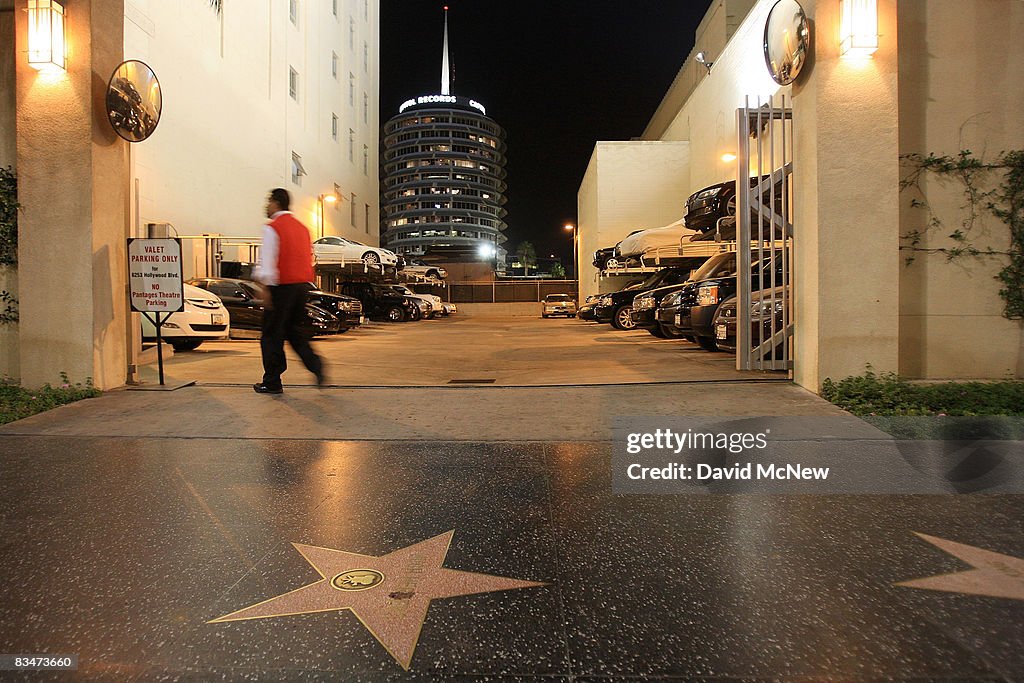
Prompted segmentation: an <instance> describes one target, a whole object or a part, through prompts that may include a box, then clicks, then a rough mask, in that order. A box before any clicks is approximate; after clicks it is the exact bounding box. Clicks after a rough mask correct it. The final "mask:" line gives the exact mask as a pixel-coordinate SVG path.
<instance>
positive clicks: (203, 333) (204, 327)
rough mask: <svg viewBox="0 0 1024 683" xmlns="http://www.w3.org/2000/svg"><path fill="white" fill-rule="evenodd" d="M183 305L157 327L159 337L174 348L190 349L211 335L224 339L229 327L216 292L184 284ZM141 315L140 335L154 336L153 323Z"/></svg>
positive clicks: (196, 346)
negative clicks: (212, 292)
mask: <svg viewBox="0 0 1024 683" xmlns="http://www.w3.org/2000/svg"><path fill="white" fill-rule="evenodd" d="M183 289H184V290H185V291H184V294H185V304H184V309H183V310H181V311H178V312H177V313H172V314H171V317H169V318H168V319H167V322H165V323H164V324H163V325H161V329H160V338H161V339H163V340H164V341H166V342H167V343H168V344H170V345H171V346H173V347H174V350H175V351H192V350H193V349H197V348H199V345H200V344H202V343H203V342H204V341H207V340H210V339H227V337H228V334H229V333H230V331H231V329H230V327H229V325H230V318H229V315H228V310H227V309H226V308H224V304H223V303H221V300H220V299H218V298H217V297H216V296H213V295H211V294H210V293H209V292H205V291H203V290H202V289H200V288H199V287H193V286H192V285H189V284H186V285H184V286H183ZM141 317H142V337H143V339H156V326H155V325H153V323H152V321H150V319H149V318H147V317H146V316H141Z"/></svg>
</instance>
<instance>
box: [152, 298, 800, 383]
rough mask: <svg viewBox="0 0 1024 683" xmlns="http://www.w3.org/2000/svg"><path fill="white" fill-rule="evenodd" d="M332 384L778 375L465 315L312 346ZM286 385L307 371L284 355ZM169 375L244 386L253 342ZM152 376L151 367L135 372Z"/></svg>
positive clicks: (354, 333) (190, 355) (198, 355)
mask: <svg viewBox="0 0 1024 683" xmlns="http://www.w3.org/2000/svg"><path fill="white" fill-rule="evenodd" d="M314 345H315V348H316V350H317V353H319V354H321V355H322V356H323V357H324V358H325V360H326V362H327V368H328V381H329V384H331V385H334V386H353V387H366V386H390V387H395V386H441V385H449V384H452V383H456V384H457V383H460V380H475V381H477V382H479V383H482V384H490V385H496V386H546V385H547V386H562V385H600V384H643V383H651V382H692V381H719V382H720V381H728V380H745V381H751V380H778V379H784V378H785V375H784V374H783V373H763V372H738V371H737V370H736V367H735V359H734V357H733V356H732V355H730V354H726V353H709V352H707V351H703V350H702V349H700V348H699V347H698V346H697V345H695V344H691V343H688V342H685V341H681V340H663V339H657V338H655V337H653V336H651V335H650V334H648V333H647V332H645V331H642V330H633V331H628V332H627V331H619V330H615V329H612V327H611V326H610V325H606V324H599V323H589V322H583V321H580V320H577V319H575V318H549V319H542V318H541V317H540V316H539V315H538V316H537V317H536V318H530V317H511V316H508V317H486V318H484V317H467V316H465V315H461V314H456V315H454V316H451V317H448V318H440V319H436V320H424V321H420V322H410V323H379V322H368V323H367V324H365V325H362V326H360V327H358V328H355V329H353V330H350V331H348V332H346V333H344V334H339V335H333V336H329V337H322V338H320V339H317V340H316V341H315V342H314ZM288 357H289V368H290V369H289V371H288V372H287V373H285V376H284V381H285V384H286V385H289V384H290V385H310V384H312V382H313V378H312V376H311V375H310V374H309V373H307V372H306V371H305V370H304V369H303V368H302V365H301V363H300V362H299V360H298V358H297V357H296V356H295V355H294V354H291V353H289V356H288ZM166 374H167V376H168V377H170V378H172V379H174V380H194V381H197V382H199V383H202V384H229V385H232V384H252V383H253V382H257V381H259V379H260V377H261V376H262V366H261V361H260V349H259V342H258V341H255V340H231V341H222V342H205V343H203V345H202V346H201V347H200V348H199V349H197V350H195V351H190V352H182V353H177V354H175V355H174V357H173V358H171V359H170V360H169V361H167V365H166ZM143 377H144V379H146V380H147V381H154V379H155V377H156V367H155V366H150V367H148V368H146V370H145V371H144V375H143Z"/></svg>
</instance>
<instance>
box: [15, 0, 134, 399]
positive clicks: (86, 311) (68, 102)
mask: <svg viewBox="0 0 1024 683" xmlns="http://www.w3.org/2000/svg"><path fill="white" fill-rule="evenodd" d="M66 16H67V27H68V28H67V35H68V45H69V57H68V62H67V71H66V72H59V73H48V72H45V71H36V70H35V69H33V68H31V67H30V66H28V63H27V60H21V59H19V60H17V61H16V66H15V70H16V75H17V78H16V81H17V82H16V91H17V94H16V102H17V154H18V163H17V168H18V201H19V202H20V203H21V204H22V207H23V210H22V212H21V215H20V217H19V221H18V247H19V254H18V289H19V298H20V316H21V321H20V323H19V325H18V332H19V345H20V359H19V368H20V379H21V381H22V383H23V384H24V385H25V386H29V387H36V386H39V385H42V384H44V383H46V382H56V381H59V378H60V373H61V372H66V373H67V374H68V376H69V378H70V379H71V380H72V381H77V382H80V381H85V380H86V379H87V378H91V379H92V380H93V381H94V382H95V383H96V385H97V386H98V387H100V388H102V389H108V388H112V387H117V386H120V385H122V384H124V382H125V376H126V369H127V355H126V350H125V346H126V345H125V340H126V338H127V329H128V328H127V320H128V315H127V307H128V305H127V301H126V293H125V289H124V287H123V284H119V283H123V282H124V279H125V274H126V270H127V265H126V256H125V251H126V246H125V237H126V233H125V228H126V226H127V224H128V220H127V218H128V216H127V207H128V201H127V199H128V197H127V183H126V182H125V181H126V179H127V177H128V163H127V144H126V143H125V142H124V141H122V140H121V139H120V138H118V137H117V136H116V135H115V134H114V132H113V130H112V129H111V128H110V126H109V124H107V122H106V120H105V117H104V116H103V113H102V103H103V93H104V87H103V85H101V84H99V83H98V79H97V78H96V77H95V76H96V74H110V73H112V72H113V71H114V69H115V68H116V66H117V65H118V64H119V63H120V62H121V60H122V52H123V19H124V13H123V11H122V9H121V8H120V7H119V6H117V5H114V4H111V3H108V2H100V1H99V0H79V1H78V2H75V3H73V4H72V3H69V4H68V7H67V15H66ZM15 21H16V23H17V24H18V26H17V30H16V32H15V33H16V44H17V54H24V53H25V52H26V51H27V22H28V18H27V13H24V12H15ZM55 287H56V288H57V290H58V291H59V292H60V296H54V291H55Z"/></svg>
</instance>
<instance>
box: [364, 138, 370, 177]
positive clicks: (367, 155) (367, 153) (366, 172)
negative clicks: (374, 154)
mask: <svg viewBox="0 0 1024 683" xmlns="http://www.w3.org/2000/svg"><path fill="white" fill-rule="evenodd" d="M363 175H370V148H369V147H367V146H366V145H363Z"/></svg>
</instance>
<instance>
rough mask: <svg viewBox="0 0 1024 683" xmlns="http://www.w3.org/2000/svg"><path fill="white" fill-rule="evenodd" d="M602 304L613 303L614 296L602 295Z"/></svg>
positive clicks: (609, 304) (608, 304)
mask: <svg viewBox="0 0 1024 683" xmlns="http://www.w3.org/2000/svg"><path fill="white" fill-rule="evenodd" d="M601 305H602V306H611V305H612V298H611V297H610V296H603V297H601Z"/></svg>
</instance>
